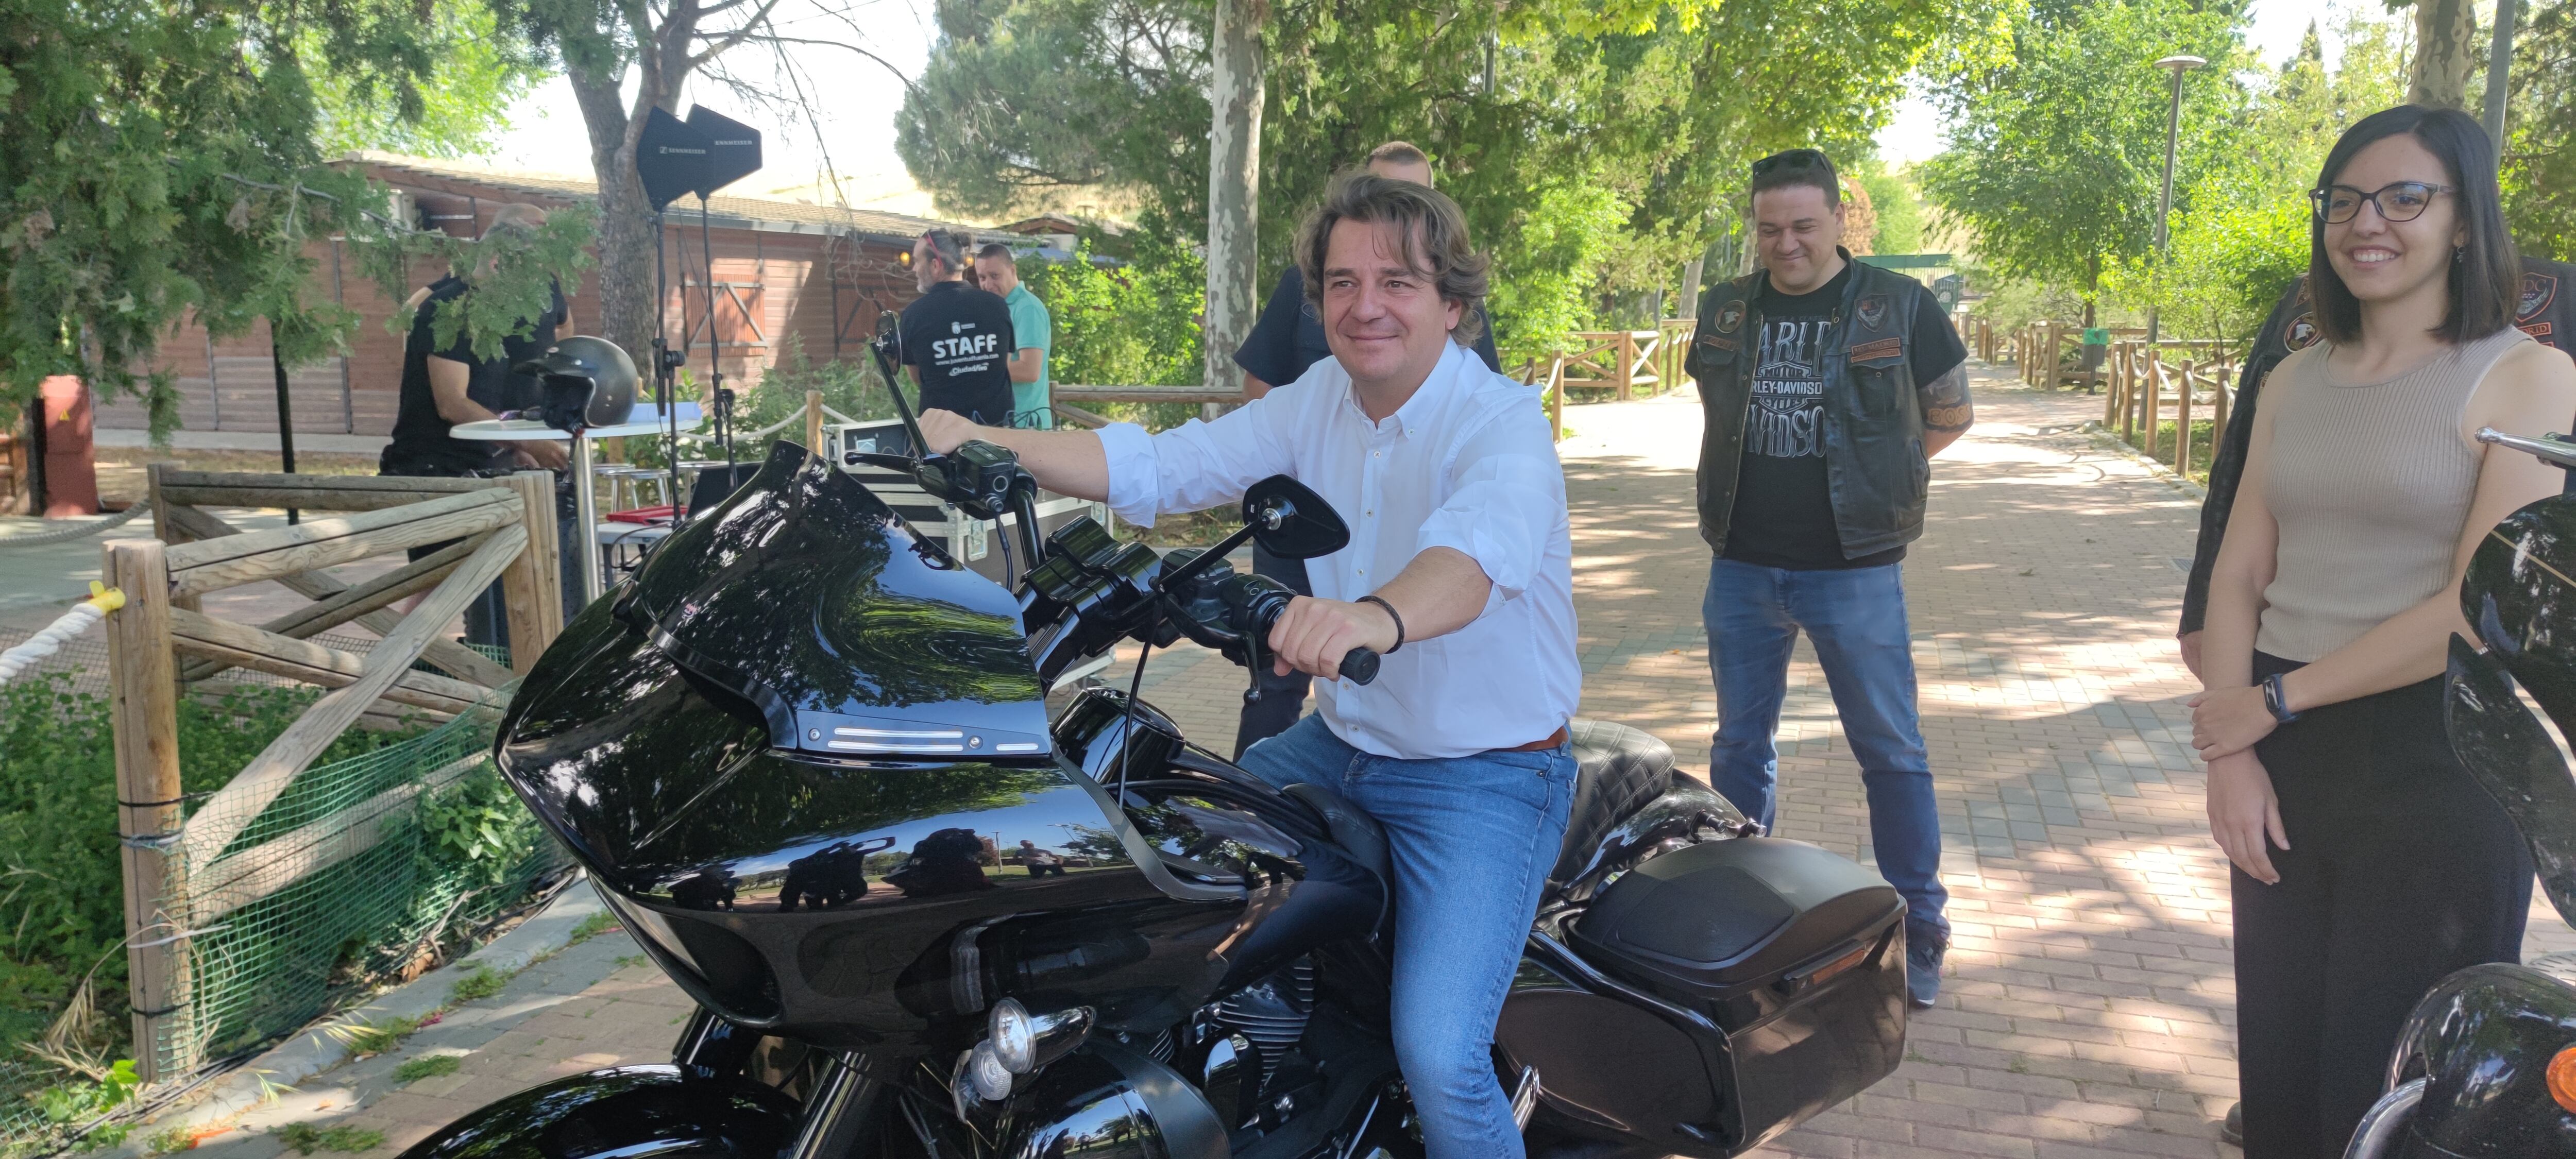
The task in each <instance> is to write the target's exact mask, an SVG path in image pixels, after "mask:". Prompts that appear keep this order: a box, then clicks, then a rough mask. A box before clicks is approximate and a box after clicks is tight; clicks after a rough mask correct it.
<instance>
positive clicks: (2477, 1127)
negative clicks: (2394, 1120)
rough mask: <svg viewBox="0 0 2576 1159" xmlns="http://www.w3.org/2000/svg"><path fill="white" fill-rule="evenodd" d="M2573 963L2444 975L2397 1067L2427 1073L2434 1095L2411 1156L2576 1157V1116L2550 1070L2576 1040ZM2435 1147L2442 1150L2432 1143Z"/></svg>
mask: <svg viewBox="0 0 2576 1159" xmlns="http://www.w3.org/2000/svg"><path fill="white" fill-rule="evenodd" d="M2569 983H2570V974H2569V973H2568V972H2567V971H2566V970H2565V969H2564V968H2559V969H2534V968H2532V967H2530V966H2512V965H2504V964H2501V963H2498V964H2491V965H2485V966H2471V967H2469V968H2468V969H2466V970H2461V971H2459V972H2457V973H2455V974H2452V975H2451V976H2450V977H2448V978H2444V979H2443V980H2442V981H2441V983H2440V984H2439V985H2436V986H2435V987H2433V989H2432V992H2431V993H2428V994H2426V995H2425V996H2424V999H2423V1001H2422V1002H2420V1003H2418V1004H2417V1005H2416V1007H2415V1013H2414V1014H2413V1015H2412V1016H2410V1017H2409V1018H2408V1019H2407V1021H2406V1029H2405V1030H2404V1031H2403V1032H2402V1033H2401V1034H2400V1035H2399V1037H2398V1048H2397V1057H2396V1061H2395V1063H2394V1064H2393V1065H2392V1067H2391V1070H2392V1071H2393V1072H2394V1074H2395V1077H2396V1078H2397V1080H2398V1081H2404V1080H2405V1079H2409V1078H2414V1077H2417V1076H2419V1075H2420V1076H2422V1077H2423V1078H2424V1079H2425V1084H2424V1101H2423V1102H2422V1103H2421V1104H2420V1105H2418V1106H2417V1108H2416V1112H2415V1116H2414V1118H2413V1119H2412V1120H2411V1121H2409V1122H2408V1124H2407V1134H2408V1135H2409V1136H2410V1138H2409V1140H2408V1142H2409V1143H2410V1144H2413V1145H2414V1146H2411V1147H2403V1148H2400V1149H2399V1150H2400V1153H2402V1154H2423V1155H2450V1156H2458V1157H2460V1159H2505V1157H2507V1156H2511V1157H2514V1159H2527V1157H2533V1156H2568V1155H2576V1115H2571V1114H2569V1113H2567V1111H2566V1110H2564V1109H2562V1108H2561V1107H2560V1106H2559V1105H2558V1102H2557V1100H2555V1099H2553V1098H2551V1097H2550V1094H2549V1082H2548V1076H2547V1073H2546V1072H2547V1070H2548V1067H2549V1061H2550V1059H2551V1058H2553V1057H2555V1056H2556V1055H2557V1054H2558V1052H2559V1051H2560V1050H2562V1049H2565V1048H2566V1047H2568V1046H2569V1045H2571V1044H2576V986H2572V985H2570V984H2569ZM2426 1145H2429V1146H2430V1147H2433V1148H2439V1150H2438V1151H2433V1150H2427V1149H2426Z"/></svg>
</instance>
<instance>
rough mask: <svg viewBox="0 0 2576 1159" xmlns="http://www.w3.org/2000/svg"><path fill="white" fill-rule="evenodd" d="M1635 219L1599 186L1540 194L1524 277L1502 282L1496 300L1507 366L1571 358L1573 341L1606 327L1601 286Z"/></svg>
mask: <svg viewBox="0 0 2576 1159" xmlns="http://www.w3.org/2000/svg"><path fill="white" fill-rule="evenodd" d="M1628 213H1629V208H1628V205H1627V203H1626V202H1624V201H1622V200H1621V199H1620V197H1619V195H1618V194H1617V193H1616V192H1613V191H1612V190H1610V189H1608V188H1605V187H1603V186H1600V185H1596V184H1591V183H1582V184H1566V185H1557V186H1552V187H1550V188H1548V189H1546V190H1544V191H1542V192H1540V194H1539V197H1538V203H1537V204H1536V205H1533V206H1532V207H1531V213H1530V216H1529V221H1528V222H1527V223H1526V224H1525V225H1524V226H1523V227H1522V229H1521V251H1522V252H1521V261H1522V264H1521V267H1520V273H1519V274H1517V275H1516V276H1513V277H1508V278H1499V279H1496V281H1495V285H1494V290H1493V295H1492V297H1491V298H1490V299H1489V300H1488V305H1489V307H1490V312H1491V313H1492V314H1493V316H1494V319H1495V328H1494V346H1495V350H1496V352H1497V353H1499V354H1501V355H1502V357H1503V365H1504V366H1506V367H1513V366H1519V365H1520V364H1521V363H1522V361H1523V360H1525V359H1531V358H1542V359H1543V358H1547V357H1549V356H1551V355H1555V354H1561V353H1566V352H1569V351H1571V350H1572V349H1573V347H1574V345H1575V343H1574V340H1573V339H1572V338H1570V337H1568V336H1569V335H1571V334H1573V333H1574V332H1575V331H1579V330H1590V329H1593V328H1594V327H1595V326H1596V325H1597V324H1598V317H1597V314H1596V312H1595V307H1596V304H1597V303H1596V294H1595V287H1596V286H1598V285H1599V284H1600V281H1601V274H1602V270H1601V266H1602V264H1603V263H1604V261H1605V260H1606V259H1607V258H1608V256H1609V251H1610V248H1611V246H1612V244H1613V242H1614V241H1615V240H1616V239H1617V238H1618V236H1619V235H1620V233H1621V230H1622V228H1623V227H1624V225H1625V224H1626V220H1627V217H1628Z"/></svg>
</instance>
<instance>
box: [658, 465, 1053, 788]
mask: <svg viewBox="0 0 2576 1159" xmlns="http://www.w3.org/2000/svg"><path fill="white" fill-rule="evenodd" d="M616 614H617V617H618V618H619V619H620V620H623V621H625V622H626V623H628V624H630V625H633V626H635V627H638V628H641V629H643V630H645V631H647V632H649V633H650V635H651V638H652V640H653V643H654V645H655V647H656V648H658V649H659V650H660V651H662V652H663V653H664V654H665V655H667V656H668V657H670V659H671V661H672V662H673V663H675V664H677V665H679V666H681V667H682V668H685V669H687V670H688V671H689V672H690V673H691V674H692V675H695V676H697V677H698V678H700V679H702V680H704V681H707V682H708V683H710V684H713V685H715V686H717V687H719V688H722V689H724V690H726V691H729V692H732V693H734V694H735V695H737V696H740V697H742V698H743V699H745V700H747V701H749V702H751V703H752V704H753V705H755V706H756V707H758V708H759V710H760V712H761V714H762V715H763V716H764V717H765V718H766V719H767V721H768V724H769V730H770V740H771V743H772V744H773V745H776V746H777V747H780V748H798V749H805V750H808V751H812V752H818V753H834V754H839V755H845V756H871V755H895V756H912V755H925V756H943V757H955V756H969V757H1002V758H1010V757H1025V758H1040V757H1043V756H1044V755H1045V754H1046V751H1047V738H1046V730H1047V724H1046V709H1045V703H1044V690H1043V689H1042V688H1041V687H1040V685H1039V683H1038V678H1037V670H1036V668H1035V667H1034V665H1033V664H1032V663H1031V661H1030V659H1029V651H1028V641H1027V638H1026V636H1025V634H1024V633H1023V632H1022V630H1021V626H1020V617H1019V608H1018V605H1017V603H1016V602H1015V601H1014V600H1013V599H1012V598H1011V595H1010V593H1008V592H1006V591H1004V590H1003V589H1002V588H1001V586H1000V585H998V584H996V583H994V582H993V581H992V580H990V579H987V578H985V577H983V576H981V575H978V574H976V573H975V572H973V571H971V570H968V569H967V568H966V567H965V566H963V565H962V564H960V563H958V562H957V561H956V560H955V559H954V558H952V557H950V556H949V555H948V553H947V552H946V551H945V550H944V549H942V548H941V547H940V546H939V545H938V544H937V543H935V542H933V541H931V540H927V539H924V538H922V537H921V536H919V535H917V534H915V533H914V531H913V529H912V528H911V527H910V526H909V525H907V524H906V523H905V522H904V521H903V520H902V518H900V517H899V516H897V515H896V514H895V513H894V510H893V509H892V508H890V507H888V506H887V505H886V504H885V502H884V501H883V500H880V499H879V498H877V497H876V496H875V495H874V494H872V493H870V492H869V491H868V489H867V488H866V487H864V486H862V485H860V483H859V482H858V481H857V480H856V479H853V478H851V477H850V476H849V475H846V474H844V473H842V472H840V471H838V470H834V469H833V468H832V466H831V465H830V464H829V463H828V462H826V461H825V460H823V459H822V458H820V457H817V456H812V455H808V454H806V453H805V451H804V450H803V449H802V448H800V447H797V446H795V445H794V444H791V443H787V442H784V441H781V442H778V443H774V444H772V446H771V448H770V453H769V459H768V461H767V462H766V463H764V464H763V465H762V466H761V469H760V473H759V474H758V475H756V476H754V477H753V478H752V480H751V481H750V482H748V483H746V484H744V485H743V486H742V487H741V489H739V490H737V491H735V492H734V494H733V495H732V496H730V497H729V498H727V499H726V500H725V502H724V503H723V504H722V505H720V506H718V507H717V508H715V509H714V510H712V511H710V512H708V513H707V514H706V515H704V516H701V517H699V518H697V519H694V520H692V521H690V522H689V523H688V524H687V525H686V526H684V527H682V528H681V529H680V530H679V531H678V532H676V533H674V534H673V535H672V536H671V537H670V539H668V540H666V541H665V542H664V543H663V544H662V546H661V547H660V548H659V549H657V550H656V551H654V553H653V556H652V558H651V559H650V560H649V561H648V562H646V563H645V565H644V567H643V568H642V569H641V570H640V571H639V572H638V573H637V574H636V576H635V579H634V582H633V584H632V586H631V587H630V589H629V590H628V592H627V593H626V594H625V595H623V596H621V597H619V602H618V604H617V608H616Z"/></svg>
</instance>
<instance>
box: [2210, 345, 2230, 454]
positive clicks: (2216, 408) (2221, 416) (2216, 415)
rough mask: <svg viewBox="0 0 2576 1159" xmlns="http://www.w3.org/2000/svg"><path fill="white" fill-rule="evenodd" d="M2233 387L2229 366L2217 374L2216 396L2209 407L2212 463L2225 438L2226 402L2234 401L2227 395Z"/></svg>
mask: <svg viewBox="0 0 2576 1159" xmlns="http://www.w3.org/2000/svg"><path fill="white" fill-rule="evenodd" d="M2235 389H2236V375H2235V373H2234V368H2232V367H2231V368H2229V369H2228V371H2227V372H2225V373H2221V374H2220V375H2219V376H2218V397H2217V399H2216V400H2215V401H2214V402H2213V404H2212V405H2211V407H2210V416H2209V461H2210V462H2213V463H2215V462H2217V461H2218V445H2219V444H2220V443H2222V442H2225V441H2226V440H2227V410H2228V404H2229V403H2232V402H2234V401H2235V400H2234V399H2231V398H2229V397H2227V396H2228V395H2229V394H2230V393H2231V392H2233V391H2234V390H2235Z"/></svg>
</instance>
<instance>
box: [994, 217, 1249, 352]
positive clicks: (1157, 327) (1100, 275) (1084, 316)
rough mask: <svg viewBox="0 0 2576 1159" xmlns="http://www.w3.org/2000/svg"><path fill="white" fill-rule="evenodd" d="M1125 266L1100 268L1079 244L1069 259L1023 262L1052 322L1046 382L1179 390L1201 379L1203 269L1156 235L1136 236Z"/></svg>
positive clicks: (1026, 278) (1190, 254)
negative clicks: (1200, 318)
mask: <svg viewBox="0 0 2576 1159" xmlns="http://www.w3.org/2000/svg"><path fill="white" fill-rule="evenodd" d="M1140 232H1141V234H1142V236H1139V237H1137V238H1136V240H1135V246H1134V248H1133V250H1131V251H1130V252H1131V254H1132V256H1131V257H1130V258H1129V259H1128V260H1127V262H1126V264H1124V265H1119V266H1112V267H1103V266H1101V265H1099V264H1097V263H1096V262H1095V261H1094V260H1093V259H1094V255H1093V253H1092V249H1091V244H1090V243H1089V242H1088V241H1085V242H1083V243H1082V244H1081V245H1080V247H1079V248H1078V249H1077V250H1076V252H1075V254H1074V257H1073V260H1071V261H1067V262H1060V263H1047V262H1042V261H1039V260H1038V259H1036V258H1023V259H1021V261H1020V278H1021V280H1022V281H1023V282H1025V283H1026V284H1027V285H1028V288H1029V292H1030V293H1032V294H1035V295H1037V297H1038V300H1039V301H1042V302H1044V303H1046V308H1047V312H1048V314H1050V315H1051V316H1052V317H1053V320H1054V323H1055V345H1054V348H1053V349H1052V350H1051V351H1050V352H1049V354H1048V355H1047V366H1048V371H1049V378H1050V379H1051V380H1053V381H1055V382H1058V383H1066V384H1083V385H1090V386H1180V385H1188V384H1192V383H1196V382H1198V381H1199V375H1200V359H1199V322H1198V313H1199V307H1200V303H1201V302H1202V301H1204V300H1205V298H1206V284H1207V267H1206V266H1205V264H1204V263H1203V262H1202V261H1201V259H1200V258H1199V256H1198V254H1197V253H1196V251H1194V250H1190V249H1187V248H1184V247H1181V246H1177V245H1174V244H1172V242H1171V241H1170V240H1169V238H1168V236H1167V235H1165V234H1163V233H1162V232H1160V231H1140Z"/></svg>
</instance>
